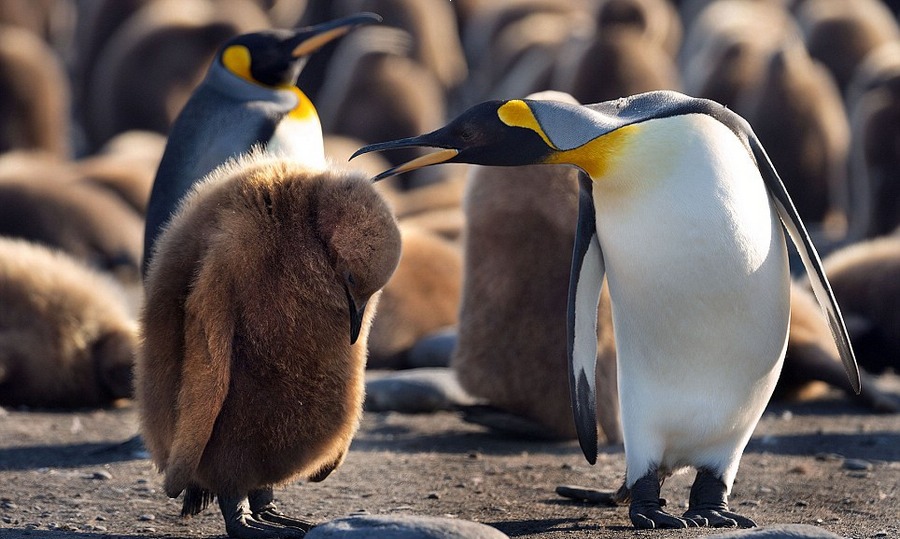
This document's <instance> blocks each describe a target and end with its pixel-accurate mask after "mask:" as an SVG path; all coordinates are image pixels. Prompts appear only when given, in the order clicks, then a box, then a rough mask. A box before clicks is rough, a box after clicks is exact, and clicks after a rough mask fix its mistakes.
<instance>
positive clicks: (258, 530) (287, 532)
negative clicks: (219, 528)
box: [225, 515, 307, 539]
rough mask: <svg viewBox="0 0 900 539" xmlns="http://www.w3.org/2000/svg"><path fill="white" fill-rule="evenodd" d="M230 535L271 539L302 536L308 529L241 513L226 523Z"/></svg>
mask: <svg viewBox="0 0 900 539" xmlns="http://www.w3.org/2000/svg"><path fill="white" fill-rule="evenodd" d="M225 531H226V532H227V533H228V537H233V538H234V539H271V538H273V537H278V538H284V539H288V538H298V539H299V538H301V537H305V536H306V532H307V530H303V529H301V528H295V527H292V526H282V525H280V524H276V523H272V522H266V521H265V520H258V519H256V518H254V517H253V516H251V515H241V516H240V517H237V518H235V519H233V520H231V521H229V522H227V523H226V524H225Z"/></svg>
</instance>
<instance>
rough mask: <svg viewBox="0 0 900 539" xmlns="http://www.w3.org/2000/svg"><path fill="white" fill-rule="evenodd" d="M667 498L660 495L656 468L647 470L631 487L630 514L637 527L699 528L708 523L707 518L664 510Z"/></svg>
mask: <svg viewBox="0 0 900 539" xmlns="http://www.w3.org/2000/svg"><path fill="white" fill-rule="evenodd" d="M663 506H665V500H662V499H660V497H659V476H658V475H657V473H656V470H651V471H650V472H647V474H646V475H644V476H643V477H641V478H640V479H638V480H637V481H636V482H635V483H634V485H632V487H631V505H630V506H629V508H628V516H629V517H631V523H632V524H633V525H634V527H635V528H646V529H655V528H697V527H700V526H705V525H706V520H705V519H702V518H701V519H699V520H694V519H692V518H679V517H676V516H675V515H672V514H669V513H667V512H666V511H663V509H662V508H663Z"/></svg>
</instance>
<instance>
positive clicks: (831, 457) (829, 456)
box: [816, 453, 844, 462]
mask: <svg viewBox="0 0 900 539" xmlns="http://www.w3.org/2000/svg"><path fill="white" fill-rule="evenodd" d="M816 460H824V461H826V462H835V461H838V460H844V455H839V454H837V453H816Z"/></svg>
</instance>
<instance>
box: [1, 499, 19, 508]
mask: <svg viewBox="0 0 900 539" xmlns="http://www.w3.org/2000/svg"><path fill="white" fill-rule="evenodd" d="M16 507H17V506H16V504H14V503H13V502H11V501H9V500H3V503H0V508H3V509H15V508H16Z"/></svg>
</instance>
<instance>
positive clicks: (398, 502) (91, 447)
mask: <svg viewBox="0 0 900 539" xmlns="http://www.w3.org/2000/svg"><path fill="white" fill-rule="evenodd" d="M136 432H137V416H136V413H135V411H134V409H133V408H130V407H125V408H121V409H114V410H100V411H84V412H64V413H58V412H52V413H51V412H43V411H26V410H5V411H0V537H2V538H3V539H20V538H26V537H27V538H29V539H36V538H37V539H56V538H63V537H65V538H73V537H146V538H156V537H158V538H171V537H204V536H216V537H220V536H223V534H224V528H223V525H222V522H221V520H220V516H219V513H218V511H217V510H215V508H210V509H208V510H206V511H205V512H204V513H203V514H201V515H199V516H198V517H195V518H193V519H182V518H180V517H179V516H178V512H179V509H180V500H170V499H168V498H166V496H165V494H164V493H163V492H162V490H161V484H162V481H161V477H160V476H159V475H158V474H157V473H156V472H155V470H154V469H153V466H152V465H151V463H150V461H149V460H148V459H147V458H146V455H145V454H144V453H142V450H141V448H140V447H139V446H136V444H134V443H131V444H128V443H126V444H122V443H121V442H123V441H126V440H128V439H129V438H130V437H131V436H132V435H134V434H135V433H136ZM848 459H849V460H848ZM854 459H855V460H854ZM849 468H855V469H849ZM623 469H624V454H623V452H622V449H621V447H610V448H604V449H603V450H602V453H601V455H600V458H599V460H598V462H597V465H596V466H593V467H592V466H589V465H588V464H587V463H586V462H585V460H584V459H583V457H582V456H581V454H580V451H579V449H578V446H577V443H575V442H536V441H531V440H521V439H510V438H507V437H503V436H500V435H497V434H494V433H492V432H489V431H487V430H485V429H484V428H483V427H480V426H477V425H473V424H469V423H466V422H465V421H463V419H462V415H461V414H460V413H457V412H441V413H436V414H423V415H404V414H398V413H367V414H366V416H365V419H364V422H363V425H362V429H361V431H360V433H359V434H358V436H357V437H356V439H355V441H354V442H353V446H352V448H351V451H350V454H349V456H348V458H347V460H346V462H345V464H344V465H343V467H341V468H340V469H339V470H338V471H336V472H335V473H334V474H332V476H331V477H329V478H328V479H327V480H325V481H324V482H323V483H318V484H293V485H291V486H289V487H287V488H285V489H282V490H278V491H276V495H277V497H278V502H279V505H280V508H281V509H282V510H284V511H285V512H286V513H288V514H293V515H297V516H306V517H310V518H313V519H317V520H320V521H325V520H329V519H333V518H337V517H340V516H345V515H348V514H352V513H358V512H368V513H372V514H391V515H397V514H416V515H432V516H452V517H458V518H461V519H467V520H473V521H478V522H482V523H485V524H489V525H491V526H494V527H496V528H498V529H499V530H501V531H503V532H504V533H506V534H507V535H509V536H510V537H536V538H538V537H539V538H543V539H551V538H562V537H566V538H586V537H591V538H606V537H625V538H631V537H654V538H659V539H663V538H671V537H678V538H691V537H703V536H706V535H711V534H714V533H717V531H716V530H709V529H702V530H685V531H634V530H632V529H631V526H630V523H629V521H628V515H627V510H626V509H625V508H605V507H598V506H592V505H588V504H585V503H580V502H573V501H569V500H566V499H563V498H560V497H558V496H557V495H556V494H555V492H554V490H555V488H556V486H558V485H562V484H577V485H585V486H592V487H596V488H610V489H611V488H614V487H616V486H618V484H619V482H620V481H621V474H622V473H623ZM691 480H692V474H682V475H680V476H676V477H674V478H672V479H670V480H669V481H668V482H667V483H666V485H665V486H664V487H663V496H664V497H666V498H668V500H669V507H670V509H672V508H675V509H676V510H678V511H679V512H680V508H681V507H682V505H683V504H684V502H685V501H686V500H687V496H688V491H689V488H690V481H691ZM731 505H732V508H733V509H734V510H736V511H737V512H739V513H742V514H745V515H747V516H749V517H751V518H753V519H755V520H756V521H757V522H758V523H759V524H761V525H766V524H775V523H804V524H813V525H818V526H821V527H822V528H824V529H827V530H829V531H832V532H835V533H837V534H840V535H844V536H847V537H853V538H874V537H887V538H898V537H900V417H898V416H896V415H890V416H888V415H872V414H869V413H868V412H867V411H866V410H864V409H861V408H859V407H857V406H855V405H853V404H850V403H849V402H847V401H845V400H841V399H840V397H839V395H837V394H834V395H829V396H828V398H826V399H824V400H821V401H817V402H815V403H804V404H799V405H798V404H795V405H791V406H784V405H773V406H770V408H769V410H768V411H767V412H766V414H765V416H764V418H763V420H762V421H761V423H760V425H759V427H758V428H757V430H756V433H755V435H754V437H753V440H752V441H751V443H750V446H749V447H748V449H747V451H746V452H745V454H744V458H743V461H742V464H741V469H740V472H739V473H738V479H737V482H736V484H735V487H734V491H733V492H732V496H731Z"/></svg>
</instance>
